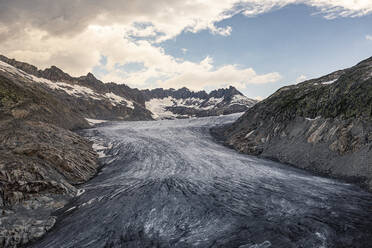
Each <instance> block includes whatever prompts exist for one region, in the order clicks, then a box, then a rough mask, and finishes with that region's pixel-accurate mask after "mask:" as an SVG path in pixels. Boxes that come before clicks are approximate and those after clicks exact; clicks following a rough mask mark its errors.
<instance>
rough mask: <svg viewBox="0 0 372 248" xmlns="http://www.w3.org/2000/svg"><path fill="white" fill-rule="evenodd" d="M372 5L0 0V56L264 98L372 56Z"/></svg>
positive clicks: (142, 84)
mask: <svg viewBox="0 0 372 248" xmlns="http://www.w3.org/2000/svg"><path fill="white" fill-rule="evenodd" d="M371 24H372V1H371V0H239V1H238V0H223V1H222V0H221V1H219V0H187V1H185V0H157V1H148V0H131V1H128V0H126V1H120V0H106V1H101V0H79V1H76V0H60V1H49V0H33V1H29V0H0V53H1V54H3V55H5V56H8V57H10V58H15V59H17V60H21V61H25V62H28V63H31V64H33V65H36V66H38V67H39V68H42V69H43V68H47V67H50V66H51V65H56V66H58V67H60V68H61V69H63V70H64V71H66V72H67V73H69V74H71V75H73V76H80V75H85V74H87V73H88V72H93V73H94V74H95V75H96V77H98V78H99V79H101V80H102V81H104V82H111V81H113V82H116V83H125V84H128V85H129V86H131V87H136V88H157V87H163V88H180V87H184V86H185V87H188V88H190V89H192V90H203V89H204V90H207V91H210V90H213V89H216V88H221V87H227V86H229V85H233V86H235V87H236V88H238V89H239V90H240V91H241V92H243V93H244V94H245V95H246V96H248V97H251V98H256V99H263V98H265V97H267V96H269V95H270V94H272V93H273V92H275V91H276V90H277V89H279V88H280V87H283V86H285V85H290V84H295V83H298V82H301V81H304V80H306V79H311V78H315V77H319V76H322V75H325V74H327V73H330V72H332V71H335V70H339V69H342V68H347V67H350V66H353V65H355V64H356V63H358V62H360V61H361V60H363V59H366V58H368V57H370V56H372V25H371Z"/></svg>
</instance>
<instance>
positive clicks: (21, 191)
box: [0, 64, 98, 247]
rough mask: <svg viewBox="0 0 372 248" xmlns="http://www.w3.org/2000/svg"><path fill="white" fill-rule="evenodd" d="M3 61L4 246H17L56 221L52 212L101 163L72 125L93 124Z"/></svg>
mask: <svg viewBox="0 0 372 248" xmlns="http://www.w3.org/2000/svg"><path fill="white" fill-rule="evenodd" d="M0 66H1V67H0V210H1V212H0V247H18V246H20V245H23V244H25V243H27V242H29V241H32V240H34V239H36V238H39V237H41V236H42V235H43V234H44V233H45V232H46V231H47V230H49V229H50V228H51V227H52V226H53V225H54V222H55V218H54V217H53V216H52V215H51V214H52V212H54V211H55V210H56V209H58V208H60V207H63V206H64V205H65V204H66V203H67V201H68V200H69V199H71V197H73V196H75V195H76V194H77V189H76V187H75V185H77V184H80V183H83V182H85V181H87V180H88V179H89V178H91V177H92V176H93V175H94V174H95V173H96V171H97V168H98V163H97V155H96V153H95V152H94V151H93V149H92V144H91V143H90V142H88V141H87V140H85V139H83V138H82V137H80V136H79V135H77V134H75V133H73V132H71V131H69V130H76V129H80V128H87V127H89V124H88V122H87V121H86V120H85V119H84V118H83V117H82V116H81V115H80V114H79V113H78V112H77V111H76V110H75V109H74V108H72V107H71V106H70V105H68V104H65V102H63V101H61V99H59V98H57V97H55V95H53V94H51V92H50V91H49V90H48V89H45V88H43V87H40V85H39V84H38V83H36V82H34V81H33V80H32V78H31V77H30V76H29V74H26V73H22V72H21V71H18V70H16V69H15V68H14V67H11V68H10V67H9V68H8V69H7V70H5V69H4V67H5V66H7V65H4V64H1V65H0Z"/></svg>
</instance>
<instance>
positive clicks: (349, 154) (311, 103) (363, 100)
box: [212, 57, 372, 190]
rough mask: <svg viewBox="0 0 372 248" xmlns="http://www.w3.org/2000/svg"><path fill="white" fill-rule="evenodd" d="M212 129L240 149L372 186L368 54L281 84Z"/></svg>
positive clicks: (371, 83) (371, 65)
mask: <svg viewBox="0 0 372 248" xmlns="http://www.w3.org/2000/svg"><path fill="white" fill-rule="evenodd" d="M212 133H213V134H214V135H216V137H218V138H221V139H223V141H224V143H225V144H226V145H228V146H231V147H233V148H234V149H236V150H238V151H240V152H243V153H247V154H252V155H259V156H262V157H266V158H271V159H275V160H278V161H280V162H283V163H289V164H292V165H294V166H296V167H300V168H304V169H306V170H310V171H313V172H315V173H318V174H322V175H327V176H331V177H335V178H342V179H345V180H347V181H350V182H355V183H358V184H359V185H361V186H364V187H366V188H367V189H369V190H372V57H371V58H369V59H367V60H365V61H362V62H361V63H359V64H357V65H356V66H354V67H351V68H349V69H345V70H340V71H337V72H334V73H331V74H329V75H326V76H324V77H321V78H318V79H313V80H309V81H306V82H303V83H300V84H297V85H292V86H287V87H283V88H281V89H279V90H278V91H277V92H275V93H274V94H273V95H271V96H270V97H268V98H267V99H265V100H264V101H262V102H260V103H258V104H256V105H255V106H253V107H252V108H251V109H249V110H248V111H247V112H246V113H245V114H244V115H243V116H242V117H241V118H239V119H238V120H237V121H236V122H235V123H233V124H232V125H229V126H225V127H220V128H215V129H213V130H212Z"/></svg>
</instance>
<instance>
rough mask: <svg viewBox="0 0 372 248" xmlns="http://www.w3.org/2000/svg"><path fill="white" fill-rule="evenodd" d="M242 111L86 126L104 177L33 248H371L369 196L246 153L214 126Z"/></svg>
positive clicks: (89, 185)
mask: <svg viewBox="0 0 372 248" xmlns="http://www.w3.org/2000/svg"><path fill="white" fill-rule="evenodd" d="M238 116H239V115H230V116H220V117H207V118H198V119H184V120H172V121H169V120H167V121H155V122H116V123H106V124H103V125H102V126H100V127H97V128H94V129H90V130H87V131H86V133H85V135H86V136H87V137H89V138H90V139H92V140H94V141H95V142H96V146H95V147H98V148H99V149H100V152H101V154H103V153H102V152H103V150H104V147H107V149H106V150H105V151H104V152H105V155H104V156H103V157H102V158H101V160H102V163H104V167H103V169H102V170H101V171H100V173H99V174H98V175H97V176H96V177H95V178H94V179H92V180H91V181H89V182H88V183H86V184H84V185H82V187H81V189H80V191H79V192H81V193H82V194H81V195H80V196H78V197H76V198H75V199H74V201H73V202H72V203H71V204H69V205H68V206H66V207H65V208H63V209H61V210H60V211H59V212H58V213H57V214H58V217H59V218H58V221H57V224H56V226H55V227H54V228H53V229H52V231H51V232H50V233H48V234H47V235H46V236H45V237H44V238H43V239H41V240H40V241H38V242H37V243H35V244H33V246H32V247H61V248H63V247H66V248H67V247H241V248H267V247H285V248H290V247H368V244H371V243H372V208H371V202H372V195H371V194H369V193H367V192H365V191H363V190H361V189H360V188H358V187H356V186H353V185H350V184H346V183H343V182H339V181H335V180H331V179H325V178H321V177H317V176H314V175H311V174H309V173H307V172H304V171H301V170H297V169H294V168H292V167H289V166H287V165H283V164H279V163H276V162H272V161H268V160H263V159H260V158H256V157H252V156H247V155H243V154H239V153H237V152H235V151H234V150H231V149H229V148H226V147H224V146H222V145H220V144H218V143H216V142H215V141H214V140H213V138H212V137H211V136H210V134H209V128H210V127H212V126H216V125H221V124H226V123H231V122H232V121H234V120H236V118H237V117H238Z"/></svg>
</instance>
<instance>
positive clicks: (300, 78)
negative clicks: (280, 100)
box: [296, 75, 307, 83]
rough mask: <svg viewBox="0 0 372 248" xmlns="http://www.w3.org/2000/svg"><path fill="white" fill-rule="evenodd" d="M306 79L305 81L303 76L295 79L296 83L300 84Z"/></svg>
mask: <svg viewBox="0 0 372 248" xmlns="http://www.w3.org/2000/svg"><path fill="white" fill-rule="evenodd" d="M306 79H307V77H306V76H305V75H301V76H299V77H298V78H297V79H296V83H301V82H303V81H305V80H306Z"/></svg>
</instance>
